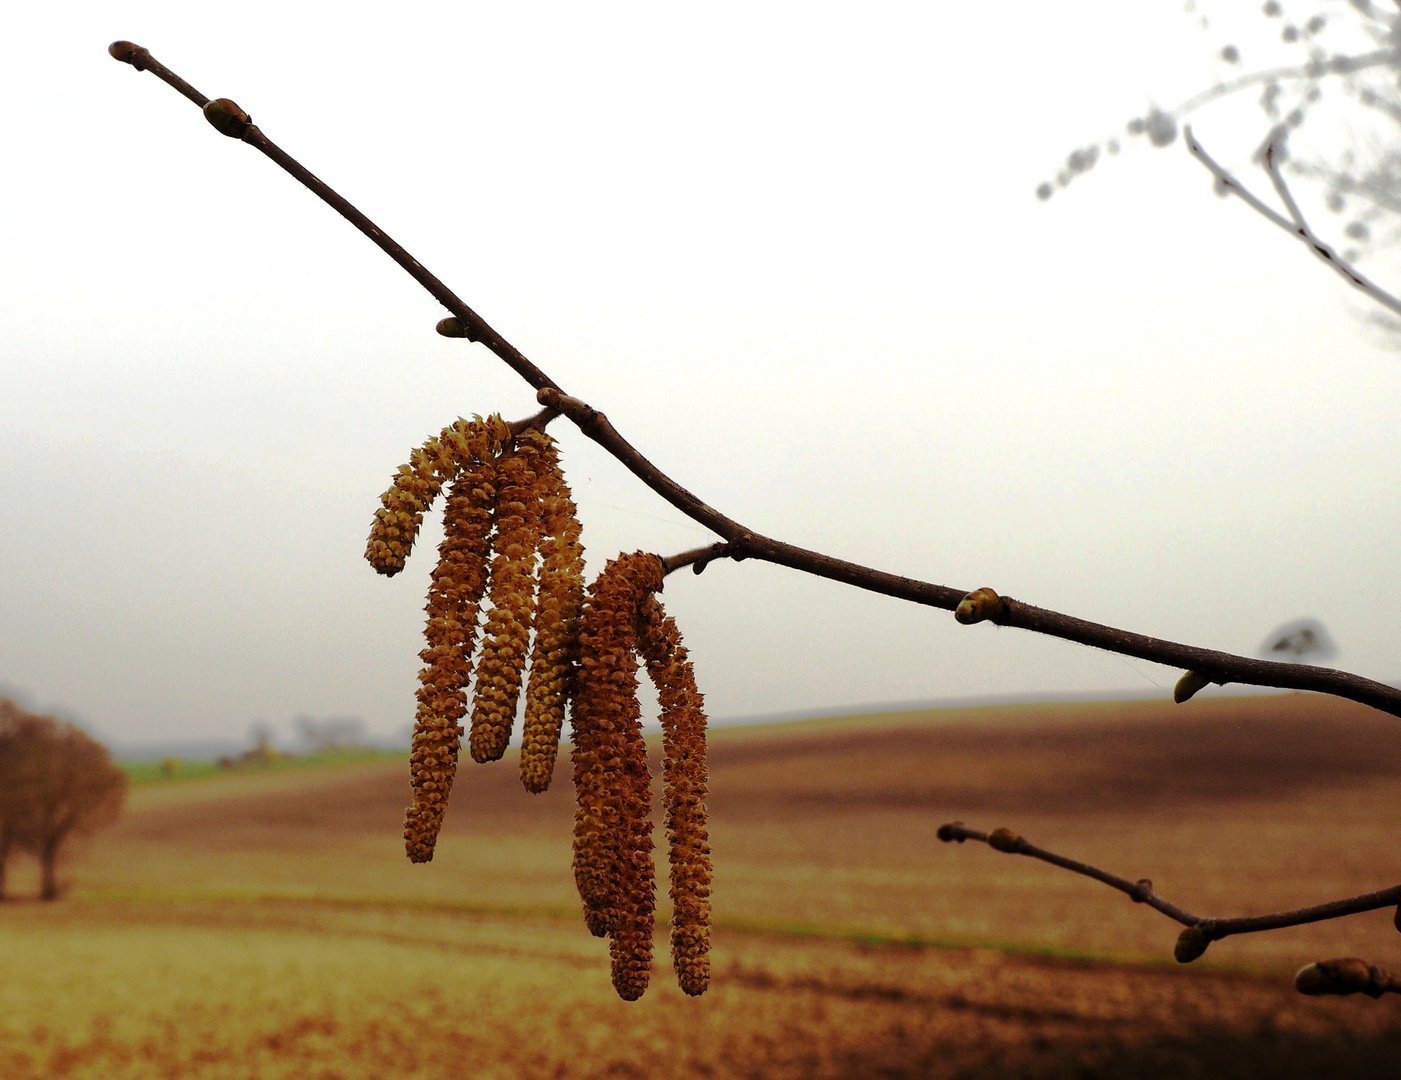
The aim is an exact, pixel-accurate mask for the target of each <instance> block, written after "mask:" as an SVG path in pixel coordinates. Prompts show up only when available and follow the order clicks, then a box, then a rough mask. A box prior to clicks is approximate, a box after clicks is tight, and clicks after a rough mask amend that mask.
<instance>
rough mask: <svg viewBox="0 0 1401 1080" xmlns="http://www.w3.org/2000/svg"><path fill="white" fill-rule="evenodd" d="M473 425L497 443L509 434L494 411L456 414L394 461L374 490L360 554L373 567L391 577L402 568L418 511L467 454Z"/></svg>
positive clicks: (416, 527)
mask: <svg viewBox="0 0 1401 1080" xmlns="http://www.w3.org/2000/svg"><path fill="white" fill-rule="evenodd" d="M474 430H475V431H476V432H478V434H481V433H485V434H486V435H487V437H488V438H489V439H492V440H494V441H495V442H496V444H497V449H499V447H500V442H501V440H502V439H503V438H504V437H505V436H506V435H507V434H509V431H508V429H507V427H506V425H505V423H504V422H503V421H502V420H501V417H500V416H492V417H490V418H488V419H486V420H481V419H480V418H478V419H476V420H472V421H468V420H461V419H459V420H458V421H456V423H453V424H450V425H449V426H448V427H446V428H444V429H443V430H442V432H441V433H440V434H438V435H435V436H433V437H432V438H431V439H429V440H428V441H427V442H426V443H424V444H423V445H422V446H421V447H419V448H417V449H416V450H414V451H413V452H412V453H411V454H410V455H409V460H408V463H407V464H404V465H400V466H399V471H398V472H397V473H396V474H395V476H394V480H393V482H392V483H391V484H390V485H389V490H387V491H386V492H385V493H384V494H383V495H381V496H380V504H381V505H380V508H379V509H378V510H376V511H375V518H374V521H373V522H372V523H371V525H370V537H369V540H368V542H367V543H366V545H365V558H366V559H367V560H368V561H369V563H370V565H371V566H373V567H374V568H375V572H376V573H379V574H383V575H385V576H386V577H393V576H394V575H395V574H397V573H398V572H399V571H400V570H402V569H403V568H404V563H405V561H406V560H407V559H408V557H409V552H410V551H412V550H413V544H414V540H415V539H416V538H417V537H418V530H419V526H421V525H422V524H423V515H424V513H425V512H427V510H428V508H429V507H430V506H432V505H433V500H434V499H436V498H437V497H438V493H439V492H441V491H442V490H443V485H444V484H446V483H447V482H448V481H450V480H452V478H453V477H454V476H456V475H457V471H458V469H459V468H460V467H461V466H462V464H463V462H465V461H466V460H467V454H466V453H465V450H466V444H467V443H468V442H469V441H470V438H471V433H472V432H473V431H474ZM491 452H492V453H495V452H496V450H495V449H493V450H492V451H491Z"/></svg>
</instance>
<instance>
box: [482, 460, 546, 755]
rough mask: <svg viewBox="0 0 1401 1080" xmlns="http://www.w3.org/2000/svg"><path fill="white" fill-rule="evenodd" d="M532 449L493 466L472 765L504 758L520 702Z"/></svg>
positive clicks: (528, 596)
mask: <svg viewBox="0 0 1401 1080" xmlns="http://www.w3.org/2000/svg"><path fill="white" fill-rule="evenodd" d="M538 456H539V448H538V446H537V445H536V443H535V442H534V441H533V440H531V439H528V438H520V439H518V440H517V441H516V445H515V447H514V448H513V449H512V450H510V451H508V452H506V453H504V454H502V455H501V457H500V458H499V459H498V461H497V463H496V518H495V524H496V539H495V549H496V554H495V556H494V557H493V559H492V563H491V603H492V609H491V613H490V614H489V615H488V616H487V623H486V629H485V631H484V632H483V634H482V654H481V659H480V660H479V661H478V663H477V687H476V696H475V697H474V698H473V701H472V729H471V735H470V742H471V749H472V760H473V761H479V762H486V761H496V760H497V759H498V758H500V757H501V755H502V754H504V753H505V752H506V746H507V744H508V743H509V742H510V741H511V728H512V726H513V725H514V724H515V719H516V704H517V702H518V701H519V700H520V689H521V673H522V671H523V670H524V668H525V658H526V650H527V648H528V646H529V644H530V622H531V618H530V616H531V609H532V607H533V606H534V603H535V549H536V547H537V546H538V544H539V542H540V499H539V496H538V494H537V493H536V490H535V486H536V474H535V461H536V458H537V457H538Z"/></svg>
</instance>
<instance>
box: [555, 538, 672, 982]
mask: <svg viewBox="0 0 1401 1080" xmlns="http://www.w3.org/2000/svg"><path fill="white" fill-rule="evenodd" d="M661 584H662V566H661V562H660V561H659V560H658V559H657V558H656V556H654V555H648V554H646V553H645V552H635V553H633V554H631V555H621V556H619V557H618V558H616V559H614V560H612V561H610V562H609V563H608V565H607V566H606V567H605V568H604V570H603V573H601V574H600V575H599V576H598V578H597V579H596V580H595V581H594V583H593V585H592V586H591V587H590V589H589V595H588V598H587V600H586V601H585V603H584V607H583V611H582V613H581V615H580V620H579V667H578V670H577V672H576V673H575V677H574V681H573V698H572V700H571V702H570V723H571V727H572V729H573V733H574V740H573V741H574V747H573V773H574V776H573V779H574V789H575V796H576V799H577V802H578V805H577V808H576V810H575V814H574V882H575V885H576V886H577V887H578V890H579V898H580V899H581V900H582V901H583V904H584V918H585V922H586V923H587V924H588V927H589V930H590V931H591V932H592V933H593V934H594V935H595V936H598V937H602V936H603V935H605V934H611V933H614V932H615V931H616V929H617V927H618V924H619V921H620V916H622V915H623V914H625V910H624V909H625V905H624V902H623V901H624V897H623V895H622V892H621V887H622V884H623V883H622V881H621V880H620V844H619V840H620V835H621V834H622V833H623V832H624V831H625V830H627V829H629V828H631V826H629V825H627V823H626V822H625V819H624V813H625V810H631V809H634V808H635V805H636V799H635V796H637V795H638V794H639V791H638V790H637V788H636V787H635V786H634V787H633V789H632V790H631V791H630V792H625V791H624V784H625V773H626V768H625V764H624V762H625V758H626V757H627V755H628V753H629V749H628V744H629V741H630V739H629V736H630V734H631V732H632V731H633V729H634V728H637V729H638V730H639V732H640V725H639V722H638V717H639V715H640V713H639V709H638V704H637V654H636V649H637V613H638V610H639V607H640V605H641V603H642V601H643V599H645V598H646V597H647V596H649V595H650V594H651V593H653V592H655V591H656V590H657V589H659V588H661ZM645 768H646V762H645V758H644V759H643V769H644V771H645ZM630 796H631V797H632V798H631V799H630V798H629V797H630ZM631 843H632V841H631V840H629V844H631ZM630 852H631V849H630ZM646 858H647V863H648V866H649V868H650V862H651V857H650V853H648V854H647V856H646ZM631 936H632V935H631V934H630V935H629V937H630V939H631ZM648 938H649V943H650V933H649V935H648ZM648 960H649V961H650V950H649V956H648ZM635 983H636V979H632V980H630V982H629V990H631V989H632V988H633V986H634V985H635Z"/></svg>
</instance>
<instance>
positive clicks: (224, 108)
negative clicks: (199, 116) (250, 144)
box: [204, 97, 253, 139]
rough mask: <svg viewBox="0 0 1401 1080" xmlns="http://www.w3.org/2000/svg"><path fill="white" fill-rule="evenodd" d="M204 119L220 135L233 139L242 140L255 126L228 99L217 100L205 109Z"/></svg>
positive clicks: (245, 114)
mask: <svg viewBox="0 0 1401 1080" xmlns="http://www.w3.org/2000/svg"><path fill="white" fill-rule="evenodd" d="M204 118H205V119H206V120H208V121H209V122H210V124H212V125H213V126H214V130H215V131H217V132H219V134H220V135H227V136H228V137H229V138H231V139H241V138H243V136H244V135H245V134H247V132H248V129H249V128H250V127H252V126H253V121H252V120H250V119H249V118H248V114H247V113H246V112H244V111H243V110H242V109H240V108H239V107H238V105H237V104H236V103H235V102H233V101H230V100H229V99H228V98H226V97H221V98H215V99H214V100H213V101H211V102H210V103H209V104H208V105H206V106H205V107H204Z"/></svg>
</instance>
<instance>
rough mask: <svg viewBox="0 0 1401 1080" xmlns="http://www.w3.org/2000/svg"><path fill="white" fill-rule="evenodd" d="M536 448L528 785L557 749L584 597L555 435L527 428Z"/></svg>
mask: <svg viewBox="0 0 1401 1080" xmlns="http://www.w3.org/2000/svg"><path fill="white" fill-rule="evenodd" d="M529 434H530V435H531V436H532V437H534V438H535V441H536V442H537V444H538V446H539V448H540V453H539V456H538V458H537V459H536V475H537V477H539V480H538V482H537V488H536V490H537V491H538V493H539V497H540V510H541V514H540V519H541V530H540V531H541V541H540V555H541V563H540V589H539V593H538V595H537V597H536V601H535V643H534V645H533V646H532V648H531V654H530V680H529V682H528V683H527V684H526V688H525V725H524V728H523V731H522V735H521V782H522V783H523V784H524V785H525V788H526V790H527V791H532V792H536V793H538V792H541V791H544V790H545V789H546V788H548V787H549V786H550V776H551V774H552V773H553V772H554V767H555V757H556V755H557V754H558V753H559V733H560V727H561V726H562V725H563V723H564V707H565V700H566V698H567V697H568V693H569V681H570V679H571V677H572V676H573V672H574V664H575V661H576V660H577V659H578V654H579V608H580V606H581V605H582V604H583V600H584V549H583V546H582V545H581V544H580V543H579V536H580V528H579V516H578V513H577V511H576V509H575V506H574V501H573V499H572V498H571V496H570V491H569V485H568V484H567V483H566V482H565V479H564V473H563V471H562V470H561V469H560V464H559V454H558V451H557V450H556V449H555V441H554V440H553V439H551V438H550V437H549V436H548V435H546V434H545V433H544V432H534V431H533V432H530V433H529Z"/></svg>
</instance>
